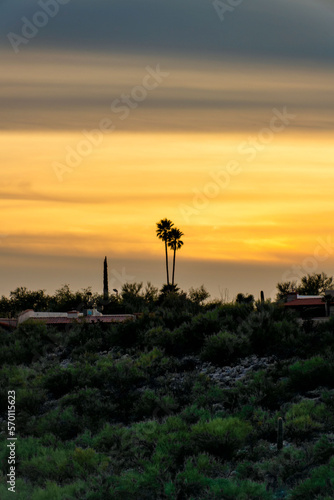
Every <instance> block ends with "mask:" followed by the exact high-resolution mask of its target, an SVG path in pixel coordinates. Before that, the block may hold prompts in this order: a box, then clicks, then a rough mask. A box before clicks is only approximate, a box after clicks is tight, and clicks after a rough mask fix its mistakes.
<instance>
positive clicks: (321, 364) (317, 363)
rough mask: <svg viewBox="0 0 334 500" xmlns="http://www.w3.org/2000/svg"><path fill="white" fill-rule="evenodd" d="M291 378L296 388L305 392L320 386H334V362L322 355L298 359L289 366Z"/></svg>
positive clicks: (293, 386)
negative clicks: (303, 359)
mask: <svg viewBox="0 0 334 500" xmlns="http://www.w3.org/2000/svg"><path fill="white" fill-rule="evenodd" d="M289 379H290V380H289V381H290V384H291V386H292V388H293V389H294V390H299V391H303V392H305V391H309V390H311V389H315V388H316V387H319V386H325V387H334V364H333V363H332V362H330V361H328V360H326V359H324V358H322V357H321V356H314V357H312V358H310V359H307V360H305V361H297V362H296V363H294V364H293V365H292V366H290V368H289Z"/></svg>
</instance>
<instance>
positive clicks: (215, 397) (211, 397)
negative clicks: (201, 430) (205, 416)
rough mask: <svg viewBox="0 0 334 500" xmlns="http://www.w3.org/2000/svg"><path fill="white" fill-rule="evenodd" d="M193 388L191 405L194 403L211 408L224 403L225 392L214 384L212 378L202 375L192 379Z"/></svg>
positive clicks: (190, 399)
mask: <svg viewBox="0 0 334 500" xmlns="http://www.w3.org/2000/svg"><path fill="white" fill-rule="evenodd" d="M192 380H193V386H192V388H191V392H190V398H189V403H191V401H194V402H195V404H197V405H198V406H200V407H205V408H207V407H211V406H212V405H213V404H215V403H222V402H224V390H223V389H222V388H221V387H219V385H218V384H216V383H214V382H213V381H212V380H211V379H210V377H208V376H207V375H205V374H204V373H200V374H198V375H195V376H193V377H192Z"/></svg>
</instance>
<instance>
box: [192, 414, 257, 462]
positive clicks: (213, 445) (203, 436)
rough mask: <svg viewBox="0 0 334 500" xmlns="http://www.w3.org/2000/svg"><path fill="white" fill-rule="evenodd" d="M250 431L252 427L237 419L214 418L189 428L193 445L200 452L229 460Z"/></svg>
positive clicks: (243, 442)
mask: <svg viewBox="0 0 334 500" xmlns="http://www.w3.org/2000/svg"><path fill="white" fill-rule="evenodd" d="M251 431H252V426H251V425H250V424H249V423H247V422H244V421H242V420H240V419H239V418H237V417H228V418H225V419H222V418H215V419H213V420H211V421H209V422H198V423H197V424H195V425H193V426H192V428H191V435H192V438H193V441H194V444H195V445H196V446H198V447H199V448H200V449H201V450H205V451H208V452H209V453H212V454H214V455H217V456H221V457H224V458H230V457H232V456H233V454H234V453H235V452H236V451H237V450H238V449H239V448H240V447H242V446H243V445H244V444H245V442H246V439H247V437H248V436H249V435H250V433H251Z"/></svg>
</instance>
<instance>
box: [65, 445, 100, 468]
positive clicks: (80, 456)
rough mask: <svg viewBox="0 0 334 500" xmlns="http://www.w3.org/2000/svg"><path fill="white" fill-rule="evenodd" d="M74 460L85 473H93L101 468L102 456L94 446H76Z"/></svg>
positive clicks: (73, 454)
mask: <svg viewBox="0 0 334 500" xmlns="http://www.w3.org/2000/svg"><path fill="white" fill-rule="evenodd" d="M72 459H73V462H75V463H77V464H78V465H79V467H80V468H81V469H82V470H83V472H84V473H92V472H94V471H96V470H97V469H98V468H99V465H100V457H99V455H98V454H97V453H96V451H95V450H93V449H92V448H85V449H83V448H75V450H74V451H73V453H72Z"/></svg>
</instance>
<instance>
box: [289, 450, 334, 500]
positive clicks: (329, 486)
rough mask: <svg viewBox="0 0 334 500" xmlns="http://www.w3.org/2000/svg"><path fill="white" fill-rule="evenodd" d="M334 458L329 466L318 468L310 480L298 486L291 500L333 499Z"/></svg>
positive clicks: (291, 495) (292, 493)
mask: <svg viewBox="0 0 334 500" xmlns="http://www.w3.org/2000/svg"><path fill="white" fill-rule="evenodd" d="M333 495H334V458H332V459H331V461H330V462H329V464H328V465H322V466H320V467H318V468H316V469H315V470H314V471H313V472H312V474H311V477H310V478H309V479H306V481H304V482H303V483H301V484H300V485H299V486H297V487H296V488H295V489H294V490H293V491H292V492H291V494H290V497H289V498H290V499H291V500H314V499H315V498H316V499H319V500H321V499H327V498H333Z"/></svg>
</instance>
